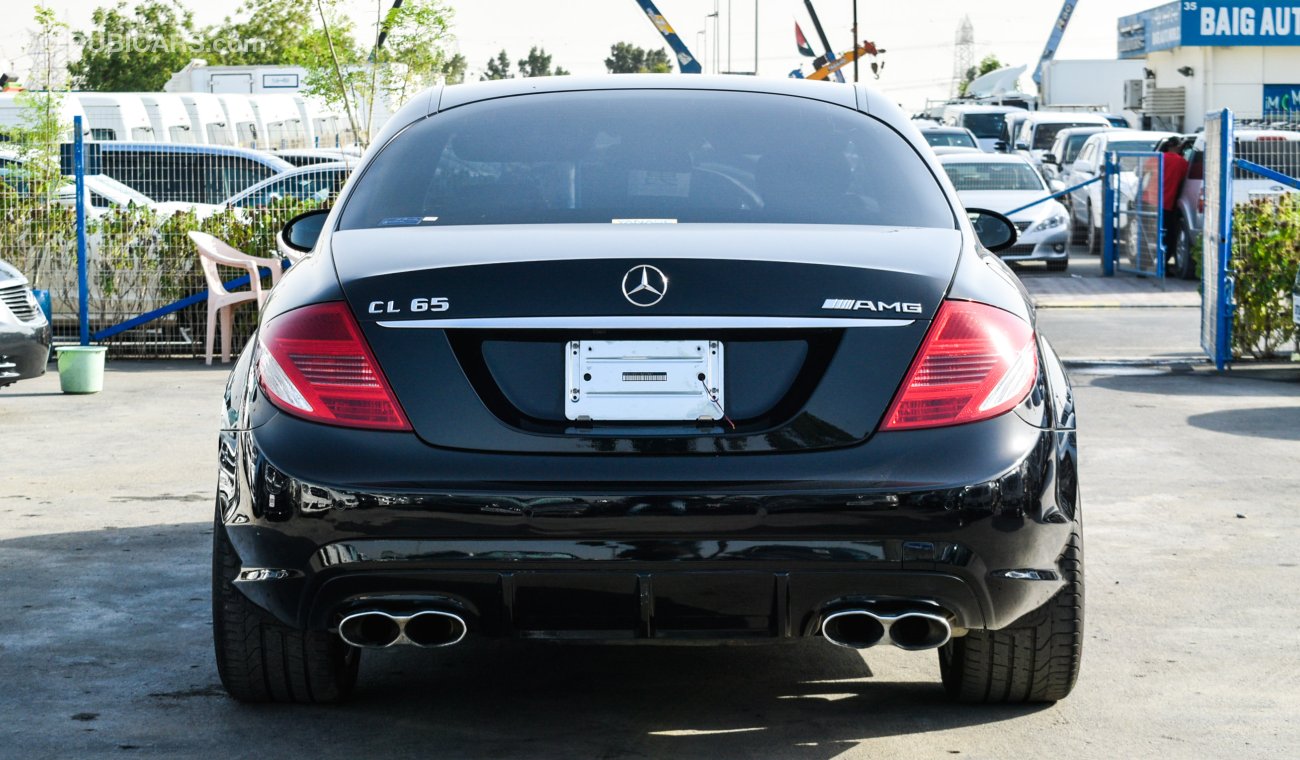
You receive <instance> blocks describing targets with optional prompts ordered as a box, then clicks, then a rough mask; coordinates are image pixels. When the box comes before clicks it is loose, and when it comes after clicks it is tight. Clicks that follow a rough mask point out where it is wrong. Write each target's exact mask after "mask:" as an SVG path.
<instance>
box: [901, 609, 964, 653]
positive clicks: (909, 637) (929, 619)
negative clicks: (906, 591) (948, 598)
mask: <svg viewBox="0 0 1300 760" xmlns="http://www.w3.org/2000/svg"><path fill="white" fill-rule="evenodd" d="M951 638H952V625H951V624H950V623H949V622H948V618H946V617H944V616H942V615H935V614H933V613H929V612H909V613H904V614H902V615H899V616H898V617H897V618H895V619H894V620H893V622H892V623H891V624H890V626H889V643H891V644H893V645H894V646H896V647H898V648H899V649H906V650H908V651H909V652H917V651H920V650H923V649H936V648H938V647H941V646H943V645H944V644H947V643H948V640H949V639H951Z"/></svg>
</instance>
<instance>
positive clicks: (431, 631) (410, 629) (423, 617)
mask: <svg viewBox="0 0 1300 760" xmlns="http://www.w3.org/2000/svg"><path fill="white" fill-rule="evenodd" d="M467 630H468V628H467V627H466V626H465V619H464V618H462V617H461V616H460V615H456V614H453V613H450V612H440V611H438V610H425V611H423V612H417V613H415V614H414V615H411V616H410V617H409V618H407V619H406V624H405V625H404V626H403V627H402V634H403V635H404V636H405V637H406V640H407V641H408V642H410V643H411V644H414V645H415V646H417V647H425V648H427V649H435V648H437V647H449V646H451V645H452V644H459V643H460V641H461V639H463V638H465V633H466V631H467Z"/></svg>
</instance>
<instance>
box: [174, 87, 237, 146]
mask: <svg viewBox="0 0 1300 760" xmlns="http://www.w3.org/2000/svg"><path fill="white" fill-rule="evenodd" d="M177 97H179V98H180V99H181V104H182V105H183V106H185V114H186V115H187V116H189V118H190V129H191V130H192V131H193V133H194V142H195V143H197V144H199V145H224V146H226V147H234V146H235V145H236V144H237V142H236V140H235V128H234V127H233V126H231V125H230V123H229V122H227V121H226V109H224V108H222V107H221V99H220V98H218V97H217V96H216V95H213V94H212V93H210V92H182V93H178V94H177Z"/></svg>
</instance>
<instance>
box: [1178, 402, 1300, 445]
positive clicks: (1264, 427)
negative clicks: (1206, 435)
mask: <svg viewBox="0 0 1300 760" xmlns="http://www.w3.org/2000/svg"><path fill="white" fill-rule="evenodd" d="M1187 424H1189V425H1191V426H1192V427H1198V428H1201V429H1203V430H1213V431H1215V432H1216V433H1231V434H1232V435H1244V436H1247V437H1250V438H1275V439H1277V440H1281V441H1300V406H1278V407H1271V408H1265V409H1224V410H1222V411H1218V412H1206V413H1204V414H1193V415H1192V416H1190V417H1188V418H1187Z"/></svg>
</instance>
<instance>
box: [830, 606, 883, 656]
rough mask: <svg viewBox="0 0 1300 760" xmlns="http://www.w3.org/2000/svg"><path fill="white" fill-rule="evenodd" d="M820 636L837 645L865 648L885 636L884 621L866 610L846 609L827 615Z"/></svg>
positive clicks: (873, 644)
mask: <svg viewBox="0 0 1300 760" xmlns="http://www.w3.org/2000/svg"><path fill="white" fill-rule="evenodd" d="M822 637H823V638H825V639H826V640H827V641H829V642H830V643H832V644H834V645H835V646H838V647H848V648H849V649H866V648H868V647H873V646H875V645H876V644H879V643H880V640H881V639H883V638H884V637H885V623H884V622H883V621H882V620H881V619H880V618H879V617H877V616H876V615H874V614H873V613H870V612H868V611H866V610H846V611H844V612H836V613H833V614H831V615H827V616H826V619H825V620H824V621H822Z"/></svg>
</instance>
